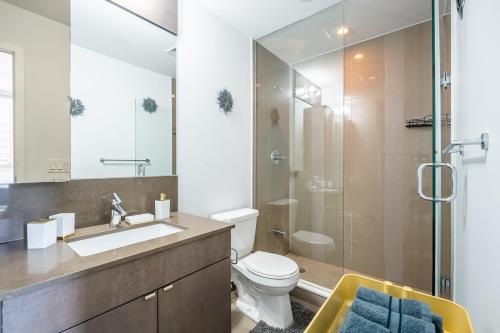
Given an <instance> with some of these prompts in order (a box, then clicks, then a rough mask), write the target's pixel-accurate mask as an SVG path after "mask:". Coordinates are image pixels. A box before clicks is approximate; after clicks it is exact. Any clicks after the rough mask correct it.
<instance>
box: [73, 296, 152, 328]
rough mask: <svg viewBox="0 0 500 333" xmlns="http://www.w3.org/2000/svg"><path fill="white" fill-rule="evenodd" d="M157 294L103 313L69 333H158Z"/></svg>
mask: <svg viewBox="0 0 500 333" xmlns="http://www.w3.org/2000/svg"><path fill="white" fill-rule="evenodd" d="M157 315H158V312H157V293H156V292H154V293H150V294H148V295H146V296H144V297H140V298H138V299H135V300H133V301H131V302H129V303H126V304H124V305H122V306H119V307H117V308H115V309H113V310H111V311H108V312H106V313H103V314H102V315H99V316H97V317H95V318H93V319H90V320H88V321H86V322H84V323H82V324H80V325H78V326H75V327H73V328H70V329H69V330H67V331H65V332H67V333H109V332H120V333H139V332H141V333H156V332H157Z"/></svg>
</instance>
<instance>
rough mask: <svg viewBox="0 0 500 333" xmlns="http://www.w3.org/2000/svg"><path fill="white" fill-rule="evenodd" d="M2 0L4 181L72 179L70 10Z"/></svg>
mask: <svg viewBox="0 0 500 333" xmlns="http://www.w3.org/2000/svg"><path fill="white" fill-rule="evenodd" d="M69 7H70V6H69V1H62V0H43V1H32V0H6V1H3V0H1V1H0V183H1V184H10V183H15V182H18V183H24V182H47V181H65V180H69V179H70V126H69V123H70V116H69V111H68V110H69V101H68V96H69V84H70V26H69V21H70V17H69V16H70V15H69V14H70V13H69V12H70V8H69Z"/></svg>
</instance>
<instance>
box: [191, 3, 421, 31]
mask: <svg viewBox="0 0 500 333" xmlns="http://www.w3.org/2000/svg"><path fill="white" fill-rule="evenodd" d="M198 1H199V2H200V3H201V4H202V5H203V6H204V7H205V8H207V9H208V10H210V11H211V12H212V13H214V14H215V15H217V16H219V17H221V18H223V19H224V20H225V21H226V22H227V23H229V24H230V25H231V26H233V27H235V28H236V29H237V30H239V31H241V32H242V33H244V34H245V35H247V36H248V37H251V38H255V39H257V38H260V37H262V36H265V35H267V34H269V33H271V32H273V31H276V30H278V29H281V28H283V27H285V26H287V25H289V24H291V23H293V22H296V21H299V20H302V19H304V18H306V17H308V16H310V15H313V14H314V13H317V12H318V11H320V10H322V9H325V8H327V7H329V6H331V5H333V4H335V3H338V2H340V1H341V0H198ZM393 1H394V0H393ZM417 1H418V0H417Z"/></svg>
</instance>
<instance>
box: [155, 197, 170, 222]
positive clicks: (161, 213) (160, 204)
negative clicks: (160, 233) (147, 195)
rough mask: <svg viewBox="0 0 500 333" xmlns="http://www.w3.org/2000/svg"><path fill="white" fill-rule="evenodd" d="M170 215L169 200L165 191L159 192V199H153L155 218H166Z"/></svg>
mask: <svg viewBox="0 0 500 333" xmlns="http://www.w3.org/2000/svg"><path fill="white" fill-rule="evenodd" d="M169 217H170V200H169V199H167V195H166V194H165V193H161V194H160V200H155V220H162V219H168V218H169Z"/></svg>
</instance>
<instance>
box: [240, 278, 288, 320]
mask: <svg viewBox="0 0 500 333" xmlns="http://www.w3.org/2000/svg"><path fill="white" fill-rule="evenodd" d="M232 275H233V279H232V280H233V282H234V284H235V285H236V291H237V293H238V299H237V300H236V307H237V308H238V310H239V311H241V313H243V314H244V315H245V316H247V317H248V318H250V319H252V320H253V321H256V322H259V321H261V320H262V321H264V322H265V323H266V324H267V325H269V326H271V327H277V328H282V329H284V328H287V327H289V326H290V325H291V324H292V323H293V316H292V305H291V303H290V296H289V294H288V293H289V291H290V290H292V289H293V287H295V285H296V284H297V283H296V282H295V283H294V284H293V285H292V286H289V287H288V288H271V289H269V287H264V286H262V285H259V284H255V283H254V282H252V281H250V280H249V279H247V278H246V277H244V276H243V275H242V274H241V273H239V272H237V271H235V270H234V269H233V272H232ZM297 280H298V279H297Z"/></svg>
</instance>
